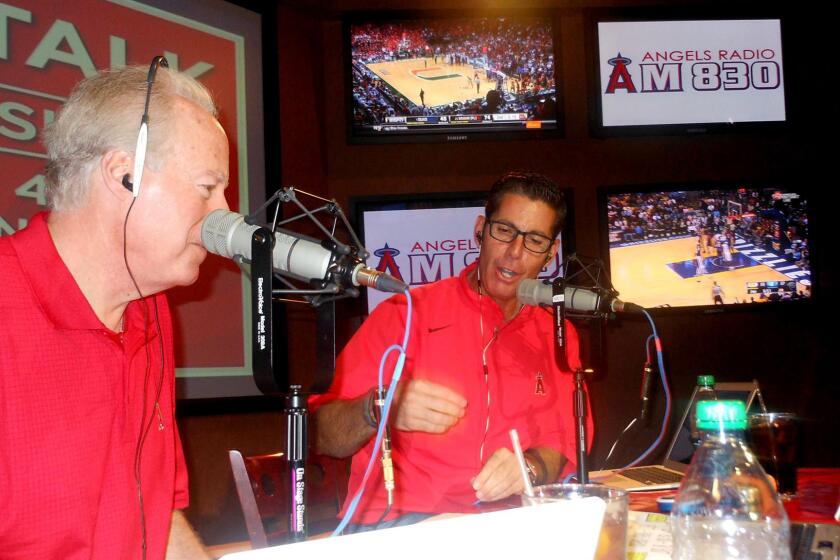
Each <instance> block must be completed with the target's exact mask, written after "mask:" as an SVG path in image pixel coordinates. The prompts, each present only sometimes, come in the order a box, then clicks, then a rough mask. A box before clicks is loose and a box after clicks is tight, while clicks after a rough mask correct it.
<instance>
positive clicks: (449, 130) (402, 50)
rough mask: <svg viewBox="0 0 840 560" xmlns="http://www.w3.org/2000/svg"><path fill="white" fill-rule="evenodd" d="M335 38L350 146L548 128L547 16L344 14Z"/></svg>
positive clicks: (552, 118) (552, 109)
mask: <svg viewBox="0 0 840 560" xmlns="http://www.w3.org/2000/svg"><path fill="white" fill-rule="evenodd" d="M344 37H345V44H344V49H345V53H346V56H345V73H346V75H347V84H348V85H347V92H348V94H349V96H348V100H347V108H348V123H349V139H350V141H351V142H357V143H364V142H409V141H443V142H446V141H450V142H459V141H465V140H470V139H474V138H481V137H485V138H498V137H500V136H506V137H517V136H518V137H538V136H541V135H544V134H545V133H546V131H549V132H552V131H557V130H558V122H559V115H558V113H559V110H560V109H559V108H560V107H561V105H562V103H561V102H560V101H561V100H560V98H559V95H558V87H557V82H556V77H555V73H556V60H557V57H556V48H555V44H556V38H555V21H554V17H553V16H551V15H510V14H508V15H502V16H499V15H494V16H486V17H484V16H466V15H464V16H446V17H443V16H440V15H429V14H412V15H409V14H394V15H379V16H377V17H371V16H370V15H354V16H349V17H348V18H346V20H345V26H344Z"/></svg>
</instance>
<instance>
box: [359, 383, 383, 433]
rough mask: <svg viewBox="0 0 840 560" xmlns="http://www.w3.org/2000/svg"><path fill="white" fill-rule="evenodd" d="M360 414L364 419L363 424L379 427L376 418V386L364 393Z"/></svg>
mask: <svg viewBox="0 0 840 560" xmlns="http://www.w3.org/2000/svg"><path fill="white" fill-rule="evenodd" d="M362 416H363V418H364V420H365V424H367V425H368V426H370V427H371V428H378V427H379V421H378V420H377V417H378V415H377V414H376V388H372V389H371V390H370V391H368V392H367V394H366V395H365V399H364V402H363V406H362Z"/></svg>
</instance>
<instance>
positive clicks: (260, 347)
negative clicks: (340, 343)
mask: <svg viewBox="0 0 840 560" xmlns="http://www.w3.org/2000/svg"><path fill="white" fill-rule="evenodd" d="M296 192H300V193H302V194H306V195H307V196H310V197H313V198H316V199H319V200H320V201H322V202H324V204H323V205H322V206H320V207H319V208H317V209H315V210H312V211H310V210H309V209H307V208H306V207H305V206H304V205H303V204H301V202H300V201H299V200H298V198H297V196H296ZM275 201H277V202H278V204H277V207H276V208H275V211H274V217H273V220H272V222H271V224H270V226H268V227H266V226H261V227H260V228H259V229H257V230H255V231H254V233H253V237H252V240H251V275H250V276H251V316H252V320H253V324H252V333H253V336H252V339H251V359H252V364H253V372H254V382H255V383H256V385H257V387H258V388H259V389H260V391H261V392H262V393H264V394H266V395H278V394H285V408H284V410H283V413H284V415H285V417H286V464H287V477H286V480H287V481H288V483H289V486H288V495H289V509H288V519H289V540H290V541H291V542H297V541H303V540H306V538H307V531H308V523H307V512H306V505H307V496H308V491H307V484H308V480H307V476H306V469H307V467H306V459H307V456H308V441H307V440H308V425H309V411H308V407H307V399H306V393H305V392H304V389H303V387H302V386H301V385H297V384H291V383H290V380H289V379H288V376H287V375H286V376H283V375H282V374H281V372H278V371H275V364H274V357H273V351H274V347H273V338H272V337H273V333H274V330H273V328H274V325H273V315H272V301H274V300H276V301H291V302H300V303H308V304H310V305H312V306H313V307H315V308H316V313H317V325H318V330H319V333H318V350H319V354H321V353H323V354H324V358H323V359H319V360H318V364H317V365H318V367H317V369H318V371H316V372H315V379H314V381H313V383H312V386H311V387H309V390H308V391H307V392H316V393H317V392H324V391H326V390H327V388H329V386H330V384H331V383H332V376H333V370H334V369H335V301H336V300H338V299H342V298H346V297H357V296H358V295H359V292H358V290H357V289H355V288H353V287H346V288H344V289H341V288H340V287H339V285H338V283H337V282H335V281H333V279H329V280H324V281H322V282H320V283H319V285H317V286H315V287H312V286H311V285H310V286H301V285H300V282H299V283H297V284H296V283H294V282H291V281H290V280H289V279H287V278H284V277H282V276H280V275H276V276H275V274H274V269H273V263H272V260H273V250H274V231H275V230H276V228H277V227H278V226H279V225H284V224H287V223H290V222H293V221H296V220H299V219H302V218H308V219H309V220H310V221H311V222H312V223H314V225H315V226H316V228H317V229H319V230H320V231H321V232H322V233H324V234H325V235H326V236H327V240H326V241H325V242H324V243H323V244H327V245H328V246H329V248H330V249H331V250H333V251H335V252H336V253H338V254H341V255H351V254H352V255H360V256H361V257H362V258H363V259H364V258H367V256H368V255H367V251H366V250H365V249H364V246H363V245H362V243H361V241H359V238H358V236H357V235H356V233H355V232H354V231H353V228H352V227H351V226H350V224H349V222H348V221H347V218H346V217H345V216H344V213H343V212H342V210H341V207H340V206H339V205H338V203H337V202H335V200H326V199H323V198H320V197H317V196H315V195H312V194H310V193H306V192H304V191H300V190H296V189H295V188H294V187H286V188H283V189H281V190H278V191H277V192H276V193H275V194H274V195H273V196H271V197H270V198H269V199H268V200H267V201H266V202H265V204H263V205H262V206H260V208H258V209H257V210H256V211H255V212H254V213H252V214H251V215H249V216H248V217H247V218H246V222H248V223H249V224H252V225H260V224H258V222H257V219H258V218H257V217H258V215H259V214H260V213H261V212H262V211H263V210H265V209H266V208H267V207H268V205H269V204H271V203H272V202H275ZM282 203H292V204H293V205H295V206H297V207H298V209H299V210H300V213H299V214H297V215H295V216H292V217H290V218H287V219H285V220H280V219H279V218H280V205H281V204H282ZM318 212H326V213H328V214H330V215H331V216H332V218H333V223H332V227H331V229H327V227H325V226H324V224H322V223H321V222H320V221H319V220H318V219H317V218H316V216H315V214H316V213H318ZM339 222H341V223H342V224H343V225H344V227H345V229H346V230H347V231H348V232H349V236H350V238H351V243H352V245H345V244H343V243H341V242H340V241H339V240H338V239H337V238H336V237H335V235H334V234H335V226H336V224H337V223H339ZM239 262H241V261H239ZM334 271H335V274H339V273H340V272H341V270H340V267H339V266H338V265H336V267H335V269H334ZM274 279H276V280H277V281H278V282H279V283H280V284H281V285H282V286H283V287H281V288H274V287H273V284H274V283H273V280H274ZM289 295H291V296H296V297H298V298H301V299H296V300H295V299H285V298H286V297H287V296H289ZM324 304H326V305H324Z"/></svg>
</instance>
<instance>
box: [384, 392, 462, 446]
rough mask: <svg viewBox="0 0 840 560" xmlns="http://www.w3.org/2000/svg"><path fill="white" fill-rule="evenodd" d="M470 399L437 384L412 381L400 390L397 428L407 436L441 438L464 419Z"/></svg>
mask: <svg viewBox="0 0 840 560" xmlns="http://www.w3.org/2000/svg"><path fill="white" fill-rule="evenodd" d="M466 406H467V399H465V398H464V397H462V396H461V395H459V394H458V393H456V392H455V391H452V390H451V389H447V388H446V387H444V386H442V385H438V384H437V383H432V382H431V381H425V380H423V379H412V380H411V381H409V382H408V383H407V384H406V385H401V386H400V387H398V388H397V394H396V395H395V397H394V409H395V411H396V418H395V419H394V426H395V427H396V428H397V429H398V430H402V431H405V432H428V433H431V434H442V433H444V432H446V431H447V430H448V429H449V428H451V427H452V426H454V425H455V424H457V423H458V421H459V420H460V419H461V418H463V416H464V413H465V409H466Z"/></svg>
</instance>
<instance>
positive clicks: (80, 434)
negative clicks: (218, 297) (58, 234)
mask: <svg viewBox="0 0 840 560" xmlns="http://www.w3.org/2000/svg"><path fill="white" fill-rule="evenodd" d="M147 301H148V307H149V321H148V328H147V329H144V326H143V319H144V312H143V304H142V303H141V302H138V301H135V302H132V303H131V304H129V306H128V307H127V309H126V312H125V328H124V332H123V333H122V334H117V333H115V332H113V331H111V330H109V329H108V328H106V327H105V326H104V325H103V324H102V322H101V321H100V320H99V319H98V318H97V316H96V315H95V313H94V312H93V309H92V308H91V306H90V304H89V303H88V301H87V299H85V296H84V295H83V294H82V292H81V290H80V289H79V287H78V285H77V284H76V282H75V280H74V279H73V277H72V276H71V274H70V271H69V270H68V269H67V267H66V266H65V265H64V262H63V261H62V260H61V257H60V256H59V254H58V252H57V251H56V248H55V246H54V244H53V242H52V238H51V237H50V234H49V231H48V229H47V225H46V214H39V215H37V216H35V217H34V218H33V219H32V220H31V222H30V224H29V226H28V227H27V228H25V229H23V230H21V231H20V232H18V233H16V234H15V235H13V236H11V237H3V238H0V556H2V557H3V558H4V559H5V558H9V559H11V558H20V559H27V560H33V559H41V558H44V559H47V558H50V559H54V558H61V559H82V558H85V559H86V558H102V559H108V560H111V559H114V558H140V557H141V540H142V539H141V523H140V505H139V500H138V490H137V484H136V482H135V475H134V463H135V454H136V449H137V442H138V439H139V434H140V431H141V430H140V425H141V417H142V416H143V408H144V406H145V409H146V410H145V415H146V421H148V419H149V418H151V419H152V425H151V429H150V430H149V431H148V436H147V437H146V441H145V444H144V446H143V451H142V455H141V463H142V465H141V487H142V493H143V506H144V510H145V520H146V532H147V546H148V553H147V558H149V559H155V558H163V557H164V554H165V549H166V542H167V539H168V535H169V526H170V523H171V515H172V510H173V509H179V508H183V507H186V506H187V503H188V497H187V474H186V467H185V464H184V458H183V454H182V451H181V442H180V439H179V437H178V431H177V427H176V425H175V421H174V368H173V364H174V359H173V352H172V348H173V346H172V324H171V317H170V314H169V308H168V306H167V303H166V297H165V296H163V295H157V296H154V297H150V298H148V299H147ZM154 303H157V309H158V315H159V317H160V329H161V334H162V337H163V354H164V364H163V367H161V357H160V353H161V346H160V340H159V335H158V331H157V326H156V324H155V319H154ZM144 331H145V332H147V333H148V338H149V340H148V342H147V343H145V344H144V335H145V333H144ZM161 382H162V388H161V392H160V399H159V410H156V407H155V406H154V400H155V393H156V389H157V387H158V384H159V383H161ZM144 385H145V403H144Z"/></svg>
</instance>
